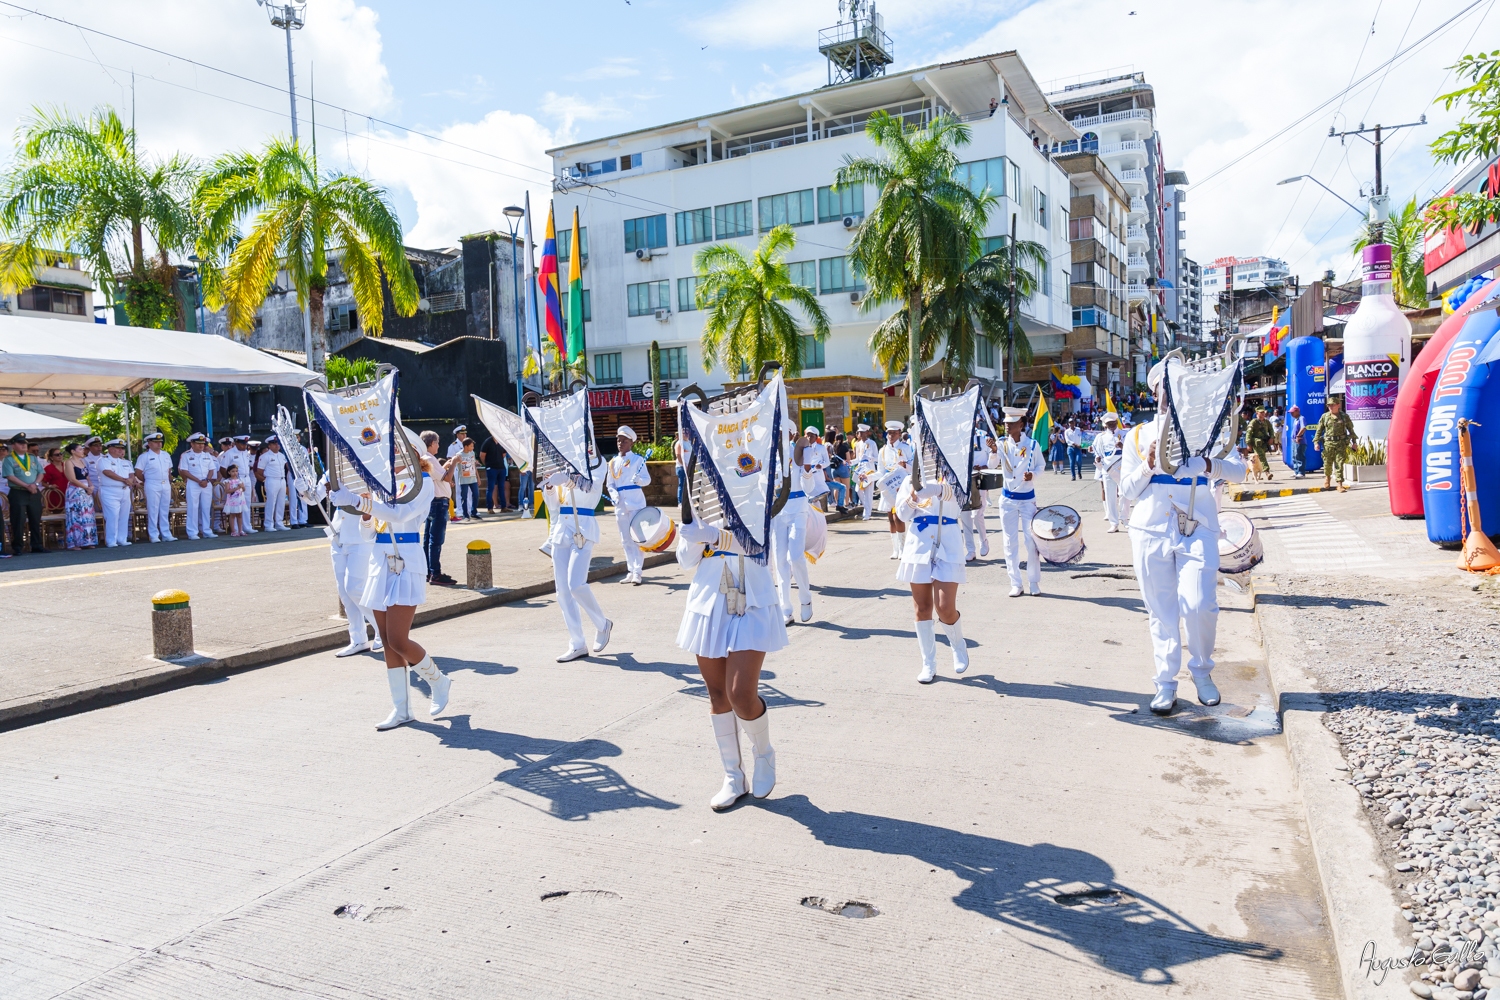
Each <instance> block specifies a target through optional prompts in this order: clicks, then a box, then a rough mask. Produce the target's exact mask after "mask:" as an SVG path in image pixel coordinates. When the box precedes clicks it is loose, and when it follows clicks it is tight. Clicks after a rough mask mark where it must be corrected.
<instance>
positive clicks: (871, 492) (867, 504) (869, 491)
mask: <svg viewBox="0 0 1500 1000" xmlns="http://www.w3.org/2000/svg"><path fill="white" fill-rule="evenodd" d="M858 492H859V505H860V507H861V508H863V510H864V518H865V520H866V521H868V520H869V519H870V512H871V511H872V510H874V509H875V484H874V483H871V484H870V485H869V486H866V487H865V488H864V489H862V490H859V491H858Z"/></svg>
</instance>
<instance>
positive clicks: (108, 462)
mask: <svg viewBox="0 0 1500 1000" xmlns="http://www.w3.org/2000/svg"><path fill="white" fill-rule="evenodd" d="M106 470H108V471H109V472H113V473H114V474H115V475H117V476H123V477H125V478H127V479H128V478H129V477H130V476H131V474H132V473H134V472H135V466H133V465H131V464H130V459H128V458H125V457H123V456H121V457H120V458H111V457H110V456H109V455H108V454H105V455H103V456H102V457H101V458H100V460H99V471H100V473H101V475H100V476H99V503H100V506H101V507H103V508H104V544H105V545H106V546H107V547H109V548H114V547H115V546H116V545H129V544H130V487H128V486H126V485H125V484H124V483H122V482H120V481H119V480H118V479H111V478H109V477H108V476H106V475H103V474H102V473H104V472H105V471H106Z"/></svg>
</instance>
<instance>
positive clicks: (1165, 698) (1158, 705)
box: [1151, 684, 1177, 715]
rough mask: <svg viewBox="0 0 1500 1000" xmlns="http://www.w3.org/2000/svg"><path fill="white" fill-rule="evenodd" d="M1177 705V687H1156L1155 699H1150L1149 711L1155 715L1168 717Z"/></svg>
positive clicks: (1168, 685) (1169, 685)
mask: <svg viewBox="0 0 1500 1000" xmlns="http://www.w3.org/2000/svg"><path fill="white" fill-rule="evenodd" d="M1176 705H1177V685H1176V684H1158V685H1156V697H1155V698H1152V699H1151V711H1153V712H1155V713H1156V714H1157V715H1170V714H1171V713H1172V709H1173V708H1175V707H1176Z"/></svg>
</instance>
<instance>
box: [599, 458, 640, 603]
mask: <svg viewBox="0 0 1500 1000" xmlns="http://www.w3.org/2000/svg"><path fill="white" fill-rule="evenodd" d="M604 485H605V488H606V489H607V490H609V500H610V503H612V504H614V507H615V526H616V527H617V528H619V529H620V544H621V545H623V546H624V547H625V572H626V574H627V576H628V578H629V579H630V580H632V581H634V582H639V581H640V579H641V570H643V569H644V568H645V565H646V554H645V553H644V552H642V551H641V547H640V546H639V545H638V544H636V541H635V539H633V538H631V537H630V519H631V518H633V517H635V515H636V511H639V510H641V509H643V508H644V507H645V506H646V493H645V491H644V490H643V489H641V487H643V486H650V485H651V473H650V472H649V471H648V470H647V469H646V460H645V459H644V458H642V457H641V456H640V455H637V454H636V453H635V452H633V451H632V452H628V453H627V454H624V455H616V456H615V457H614V458H612V459H610V460H609V465H608V468H607V469H606V470H605V478H604Z"/></svg>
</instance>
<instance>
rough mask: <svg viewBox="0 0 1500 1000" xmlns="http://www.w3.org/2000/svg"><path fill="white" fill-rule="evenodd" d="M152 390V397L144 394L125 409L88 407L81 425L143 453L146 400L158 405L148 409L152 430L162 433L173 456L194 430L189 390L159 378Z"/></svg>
mask: <svg viewBox="0 0 1500 1000" xmlns="http://www.w3.org/2000/svg"><path fill="white" fill-rule="evenodd" d="M151 390H152V391H151V392H150V394H149V395H148V394H147V393H146V392H142V393H141V394H140V395H138V396H132V397H130V398H128V399H127V400H126V401H125V406H124V408H123V409H122V408H121V406H120V404H119V403H111V404H110V405H108V406H101V405H99V404H97V403H95V404H91V405H89V406H86V407H84V409H83V413H81V414H79V417H78V422H79V423H80V424H83V425H85V426H86V427H88V429H89V430H91V431H93V432H94V433H95V434H97V435H99V436H100V437H102V438H104V440H106V441H108V440H110V439H112V438H122V439H125V438H128V439H129V440H130V441H131V443H132V447H133V448H134V450H136V451H139V450H140V449H141V448H142V447H143V445H142V441H143V440H144V438H145V435H144V434H143V433H142V425H141V402H142V400H143V399H145V400H146V401H148V402H151V403H153V404H154V405H153V406H152V407H151V408H150V409H148V412H147V413H146V420H147V422H148V423H150V424H151V429H152V430H157V431H161V433H162V439H163V440H162V448H163V449H165V450H166V451H169V452H170V451H172V450H173V449H175V448H176V447H177V445H178V442H180V441H181V440H182V439H183V438H185V437H187V435H188V433H189V432H190V431H191V430H192V429H193V419H192V417H191V416H190V415H189V413H188V388H187V385H186V384H184V383H182V382H174V381H172V380H171V379H164V378H159V379H157V380H156V381H155V382H154V383H152V386H151ZM153 411H154V412H153Z"/></svg>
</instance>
